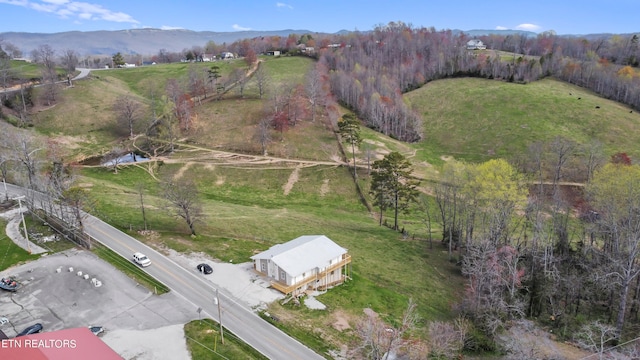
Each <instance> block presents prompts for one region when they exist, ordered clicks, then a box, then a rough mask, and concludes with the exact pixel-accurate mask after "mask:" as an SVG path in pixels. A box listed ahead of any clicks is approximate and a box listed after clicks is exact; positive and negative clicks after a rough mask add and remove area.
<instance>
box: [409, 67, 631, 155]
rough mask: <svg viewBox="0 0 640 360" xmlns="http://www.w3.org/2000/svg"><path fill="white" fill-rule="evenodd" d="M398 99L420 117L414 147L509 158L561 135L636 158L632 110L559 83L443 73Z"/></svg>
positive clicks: (549, 80) (445, 153)
mask: <svg viewBox="0 0 640 360" xmlns="http://www.w3.org/2000/svg"><path fill="white" fill-rule="evenodd" d="M578 98H581V99H580V100H578ZM406 99H407V100H408V101H409V102H410V103H411V105H412V106H413V107H414V108H415V109H417V111H418V112H419V113H420V114H422V116H423V118H424V140H423V141H422V144H423V145H422V146H424V148H426V149H430V150H432V151H434V152H439V153H441V154H442V155H448V156H453V157H456V158H460V159H465V160H469V161H485V160H488V159H489V158H496V157H498V158H510V157H511V156H513V155H515V154H521V153H523V152H524V151H525V150H526V148H527V146H529V145H530V144H532V143H533V142H536V141H546V140H550V139H552V138H554V137H555V136H563V137H566V138H568V139H572V140H575V141H576V142H578V143H581V144H584V143H586V142H588V141H590V140H592V139H596V140H599V141H600V142H601V143H602V144H603V145H604V148H605V151H606V152H607V153H608V154H609V155H611V154H614V153H616V152H626V153H628V154H629V155H630V156H631V157H632V158H635V159H637V158H640V148H638V146H637V144H638V141H639V140H640V132H639V131H638V130H639V129H640V115H639V114H638V113H637V112H633V113H631V112H630V109H629V108H628V107H627V106H624V105H621V104H619V103H616V102H613V101H610V100H606V99H603V98H600V97H598V96H597V95H595V94H594V93H592V92H589V91H586V90H583V89H581V88H579V87H577V86H573V85H569V84H566V83H564V82H561V81H557V80H553V79H543V80H540V81H536V82H532V83H528V84H525V85H522V84H513V83H506V82H501V81H494V80H485V79H475V78H462V79H446V80H438V81H433V82H431V83H428V84H427V85H425V86H424V87H422V88H421V89H418V90H415V91H412V92H411V93H409V94H407V95H406ZM596 106H599V107H600V108H596Z"/></svg>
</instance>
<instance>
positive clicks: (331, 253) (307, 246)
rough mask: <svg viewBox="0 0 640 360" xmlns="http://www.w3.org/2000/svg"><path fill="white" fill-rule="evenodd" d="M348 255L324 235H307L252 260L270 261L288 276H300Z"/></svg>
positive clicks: (271, 248) (273, 248) (273, 247)
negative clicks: (343, 255)
mask: <svg viewBox="0 0 640 360" xmlns="http://www.w3.org/2000/svg"><path fill="white" fill-rule="evenodd" d="M346 253H347V249H345V248H343V247H341V246H339V245H338V244H336V243H335V242H333V241H331V239H329V238H328V237H326V236H324V235H305V236H300V237H299V238H297V239H293V240H291V241H289V242H286V243H284V244H278V245H274V246H272V247H270V248H269V249H268V250H266V251H263V252H261V253H259V254H256V255H253V256H252V257H251V259H253V260H258V259H267V260H269V259H270V260H271V261H273V262H274V263H275V264H276V265H278V266H279V267H280V268H281V269H282V270H284V271H285V272H286V273H287V274H289V275H291V276H298V275H301V274H302V273H304V272H306V271H308V270H311V269H314V268H316V267H322V268H324V267H327V266H328V265H329V260H332V259H335V258H337V257H339V256H341V255H342V254H346Z"/></svg>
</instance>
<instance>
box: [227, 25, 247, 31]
mask: <svg viewBox="0 0 640 360" xmlns="http://www.w3.org/2000/svg"><path fill="white" fill-rule="evenodd" d="M231 27H232V28H233V30H236V31H249V30H251V28H248V27H243V26H240V25H238V24H233V26H231Z"/></svg>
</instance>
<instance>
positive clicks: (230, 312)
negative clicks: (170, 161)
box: [7, 184, 323, 360]
mask: <svg viewBox="0 0 640 360" xmlns="http://www.w3.org/2000/svg"><path fill="white" fill-rule="evenodd" d="M7 189H8V192H9V194H10V196H17V195H22V193H23V191H24V190H23V189H22V188H20V187H17V186H14V185H10V184H7ZM36 202H38V201H36ZM85 231H86V232H87V233H88V234H89V235H91V236H92V237H93V238H94V239H96V240H98V241H99V242H100V243H102V244H104V245H105V246H107V247H109V248H111V249H112V250H113V251H115V252H116V253H118V254H120V255H121V256H123V257H125V258H127V259H131V255H132V254H133V253H134V252H136V251H140V252H142V253H144V254H145V255H147V256H148V257H149V258H150V259H151V261H152V262H153V263H152V265H151V266H149V267H146V268H144V271H146V272H147V273H149V274H150V275H151V276H153V277H155V278H156V279H158V280H159V281H161V282H162V283H164V284H166V285H167V286H168V287H169V288H170V289H171V291H173V292H174V293H176V294H178V295H180V296H182V297H184V298H185V299H186V300H187V301H189V302H191V303H192V304H193V305H194V309H197V308H202V311H203V312H205V313H206V315H207V316H209V317H211V318H213V319H215V320H216V321H219V319H218V307H217V305H216V304H215V303H214V298H215V293H216V288H215V287H213V286H212V284H211V283H209V282H207V281H205V280H203V279H202V278H201V277H200V276H197V275H198V274H197V273H196V272H195V271H193V269H188V270H187V269H185V268H183V267H182V266H180V265H178V264H176V263H175V262H173V261H172V260H170V259H169V258H167V257H166V256H164V255H162V254H161V253H159V252H157V251H155V250H154V249H152V248H150V247H148V246H147V245H145V244H143V243H141V242H139V241H138V240H136V239H135V238H132V237H131V236H129V235H127V234H125V233H123V232H121V231H119V230H118V229H116V228H114V227H113V226H111V225H109V224H107V223H105V222H104V221H102V220H100V219H98V218H96V217H93V216H89V217H88V218H87V219H86V220H85ZM219 297H220V304H221V309H222V324H223V326H224V327H225V328H227V329H229V330H231V331H232V332H233V333H234V334H235V335H236V336H238V337H239V338H240V339H242V340H243V341H244V342H246V343H247V344H249V345H250V346H252V347H253V348H254V349H256V350H258V351H259V352H260V353H262V354H263V355H265V356H266V357H268V358H269V359H283V360H289V359H291V360H297V359H299V360H307V359H314V360H315V359H323V357H321V356H320V355H318V354H316V353H315V352H313V351H312V350H310V349H309V348H307V347H306V346H304V345H302V344H301V343H299V342H298V341H296V340H295V339H293V338H291V337H289V336H288V335H287V334H285V333H283V332H282V331H280V330H278V329H277V328H275V327H274V326H272V325H271V324H269V323H268V322H266V321H264V320H263V319H261V318H260V317H259V316H258V315H257V314H256V313H254V312H253V311H252V310H251V309H249V308H248V307H247V306H246V305H242V304H240V303H238V302H236V301H234V300H233V299H232V298H231V297H230V296H229V295H228V294H225V293H224V292H223V291H220V293H219Z"/></svg>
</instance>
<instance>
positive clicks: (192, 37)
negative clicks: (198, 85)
mask: <svg viewBox="0 0 640 360" xmlns="http://www.w3.org/2000/svg"><path fill="white" fill-rule="evenodd" d="M451 31H453V32H456V33H464V34H466V35H468V36H471V37H478V36H488V35H524V36H527V37H535V36H538V34H537V33H535V32H531V31H525V30H483V29H472V30H459V29H454V30H451ZM349 32H350V31H347V30H340V31H338V32H336V33H322V32H315V31H311V30H306V29H284V30H246V31H233V32H216V31H194V30H188V29H171V30H164V29H157V28H143V29H122V30H96V31H78V30H75V31H66V32H59V33H29V32H2V33H0V40H4V41H6V42H9V43H12V44H14V45H16V46H17V47H18V48H19V49H20V50H21V51H22V53H23V54H24V56H25V57H28V56H29V55H30V53H31V51H33V50H34V49H37V48H38V47H39V46H41V45H44V44H48V45H49V46H51V47H52V48H53V49H54V50H56V51H57V52H63V51H65V50H67V49H71V50H75V51H76V52H78V53H79V54H80V55H82V56H89V55H109V56H111V55H113V54H115V53H118V52H120V53H122V54H127V55H145V56H146V55H153V54H157V53H158V52H159V50H161V49H164V50H166V51H169V52H180V51H182V50H184V49H185V48H191V47H193V46H203V47H204V46H205V45H206V44H207V42H209V41H213V42H215V43H216V44H224V43H227V44H230V43H233V42H234V41H237V40H241V39H248V38H255V37H261V36H282V37H287V36H289V35H290V34H298V35H303V34H311V35H345V34H347V33H349ZM612 35H613V34H587V35H575V34H574V35H558V36H573V37H575V36H582V37H585V38H587V39H593V38H596V37H603V36H604V37H609V36H612Z"/></svg>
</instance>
